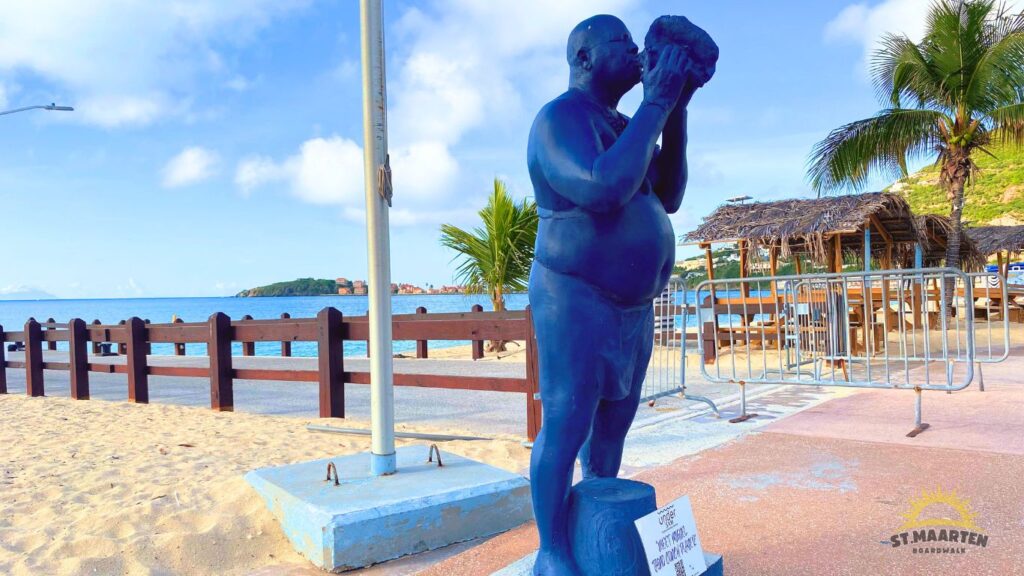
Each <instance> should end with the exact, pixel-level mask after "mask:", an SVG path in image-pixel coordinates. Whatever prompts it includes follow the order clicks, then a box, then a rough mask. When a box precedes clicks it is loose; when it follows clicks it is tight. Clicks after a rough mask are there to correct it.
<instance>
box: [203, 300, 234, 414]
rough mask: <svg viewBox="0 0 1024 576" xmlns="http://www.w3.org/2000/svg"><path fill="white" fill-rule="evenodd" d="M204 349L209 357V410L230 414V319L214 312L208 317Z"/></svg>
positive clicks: (231, 398) (231, 386) (232, 406)
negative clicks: (208, 326) (208, 329)
mask: <svg viewBox="0 0 1024 576" xmlns="http://www.w3.org/2000/svg"><path fill="white" fill-rule="evenodd" d="M206 349H207V350H206V353H207V355H209V357H210V408H213V409H214V410H217V411H220V412H231V411H233V410H234V409H235V395H234V388H233V386H234V382H233V376H232V373H231V318H228V316H227V314H224V313H223V312H216V313H214V314H213V315H211V316H210V334H209V337H208V339H207V343H206Z"/></svg>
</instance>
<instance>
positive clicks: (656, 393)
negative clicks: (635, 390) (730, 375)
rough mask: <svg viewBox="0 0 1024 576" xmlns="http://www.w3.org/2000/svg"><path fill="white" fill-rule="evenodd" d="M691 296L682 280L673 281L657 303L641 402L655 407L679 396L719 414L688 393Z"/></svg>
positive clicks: (700, 397)
mask: <svg viewBox="0 0 1024 576" xmlns="http://www.w3.org/2000/svg"><path fill="white" fill-rule="evenodd" d="M692 294H693V292H692V291H688V290H687V288H686V283H685V282H684V281H683V280H681V279H677V278H673V279H672V280H670V281H669V283H668V286H667V287H666V288H665V290H664V291H663V292H662V294H661V296H659V297H658V298H657V299H655V301H654V350H653V351H652V352H651V360H650V363H649V364H648V365H647V375H646V377H645V379H644V384H643V392H641V398H640V402H647V403H648V405H650V406H654V403H655V401H657V400H658V399H659V398H664V397H666V396H673V395H679V396H680V397H682V398H685V399H687V400H694V401H697V402H704V403H705V404H708V405H709V406H710V407H711V409H712V410H713V411H714V412H715V414H718V407H717V406H716V405H715V403H714V402H713V401H711V400H710V399H708V398H705V397H703V396H694V395H690V394H688V393H687V392H686V351H687V343H686V340H687V336H688V335H687V330H686V327H687V321H688V319H689V318H690V316H691V314H690V311H691V310H692V309H693V306H692V304H690V302H689V300H688V297H690V296H691V295H692ZM693 336H694V335H693V334H690V335H689V337H691V338H692V337H693Z"/></svg>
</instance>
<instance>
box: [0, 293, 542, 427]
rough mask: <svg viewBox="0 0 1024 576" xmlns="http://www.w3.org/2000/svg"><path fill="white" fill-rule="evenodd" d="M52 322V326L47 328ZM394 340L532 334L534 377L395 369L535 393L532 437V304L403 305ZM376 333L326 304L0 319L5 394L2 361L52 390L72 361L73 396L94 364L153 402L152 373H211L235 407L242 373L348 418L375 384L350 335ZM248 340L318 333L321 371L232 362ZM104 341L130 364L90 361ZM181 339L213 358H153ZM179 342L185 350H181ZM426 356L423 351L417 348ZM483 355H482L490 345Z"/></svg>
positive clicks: (221, 404) (463, 385)
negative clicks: (350, 398) (257, 313)
mask: <svg viewBox="0 0 1024 576" xmlns="http://www.w3.org/2000/svg"><path fill="white" fill-rule="evenodd" d="M44 328H45V329H44ZM392 334H393V338H394V340H415V341H417V352H422V356H421V357H426V354H427V350H426V348H427V347H426V342H427V341H429V340H471V341H474V357H475V356H476V353H475V352H476V348H477V344H476V342H480V345H479V346H480V348H481V351H482V342H483V341H484V340H524V341H525V342H526V377H525V378H499V377H489V376H455V375H443V374H395V375H394V384H395V386H417V387H425V388H447V389H455V390H483V391H494V392H514V393H520V394H525V395H526V431H527V436H528V437H529V439H530V440H531V441H532V440H534V439H535V438H536V436H537V432H538V431H539V430H540V422H541V404H540V400H539V399H536V393H537V392H538V372H537V349H536V340H535V338H534V335H533V323H532V319H531V316H530V311H529V309H527V310H526V311H516V312H478V311H473V312H454V313H442V314H427V313H417V314H402V315H396V316H393V317H392ZM368 338H369V324H368V322H367V318H366V317H365V316H361V317H348V318H345V317H343V316H342V313H341V312H340V311H338V310H337V309H335V308H331V307H328V308H324V309H323V310H321V311H320V313H319V314H317V316H316V318H290V317H288V316H287V315H282V317H281V318H280V319H274V320H235V321H232V320H231V319H230V318H228V317H227V316H226V315H225V314H223V313H221V312H217V313H215V314H213V315H212V316H210V318H209V320H208V321H207V322H174V323H170V324H150V323H147V322H145V321H143V320H141V319H139V318H135V317H133V318H129V319H128V320H124V321H122V322H121V323H120V324H117V325H104V324H98V323H93V324H86V323H85V321H83V320H81V319H79V318H73V319H71V320H70V321H68V322H67V323H66V324H63V323H60V324H58V323H55V322H47V323H45V324H40V323H39V322H37V321H36V320H35V319H29V321H28V322H26V323H25V326H24V328H23V329H22V330H20V331H16V332H5V331H4V328H3V327H2V326H0V394H6V393H7V376H6V373H5V371H4V370H3V368H5V367H6V368H23V369H24V370H25V377H26V387H25V388H26V393H27V394H28V395H29V396H43V395H44V382H43V370H67V371H69V372H70V373H71V397H72V398H76V399H80V400H84V399H87V398H89V373H90V372H104V373H119V374H120V373H123V374H126V375H127V378H128V401H129V402H138V403H146V402H148V401H149V376H177V377H194V378H209V380H210V407H211V408H213V409H214V410H220V411H230V410H233V409H234V396H233V381H234V380H236V379H239V380H275V381H285V382H317V383H319V386H320V401H319V404H320V417H322V418H344V417H345V384H346V383H348V384H369V383H370V374H369V372H357V371H351V370H346V369H345V358H344V353H343V343H344V342H345V341H351V340H362V341H365V340H367V339H368ZM7 342H23V343H24V346H25V353H24V354H25V360H24V361H15V360H8V359H7V356H6V354H7V352H6V348H7V346H6V344H5V343H7ZM57 342H67V343H68V361H67V362H48V361H46V360H45V359H44V357H43V348H44V346H45V347H46V348H47V349H49V350H55V349H56V344H57ZM233 342H240V343H242V350H243V355H247V356H248V355H252V354H253V353H254V352H253V347H254V346H255V343H257V342H280V343H281V352H282V356H288V355H290V354H291V343H292V342H316V343H317V357H318V359H319V362H318V365H317V370H316V371H312V370H284V369H259V368H244V367H243V368H236V367H234V366H233V365H232V360H233V358H232V354H231V345H232V343H233ZM101 343H111V344H116V345H117V346H118V349H119V350H121V351H122V354H123V355H124V356H125V357H126V362H125V363H124V364H107V363H99V362H90V361H89V355H88V350H89V348H90V347H91V348H92V350H93V353H94V354H95V353H96V352H97V350H98V349H99V345H100V344H101ZM157 343H160V344H172V345H174V350H175V354H179V353H180V354H184V347H185V346H186V345H187V344H199V343H203V344H206V346H207V356H208V357H209V359H210V363H209V367H208V368H202V367H189V366H151V365H149V364H148V361H147V354H148V353H149V351H150V348H151V345H152V344H157ZM179 351H180V352H179ZM417 356H420V354H417ZM481 356H482V354H481Z"/></svg>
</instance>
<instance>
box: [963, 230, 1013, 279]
mask: <svg viewBox="0 0 1024 576" xmlns="http://www.w3.org/2000/svg"><path fill="white" fill-rule="evenodd" d="M967 235H968V236H969V237H970V238H971V240H972V241H973V242H974V244H975V245H976V247H977V250H978V251H979V252H980V253H981V254H983V255H984V256H985V257H989V256H992V255H995V256H996V261H997V263H998V265H999V275H1000V276H1002V277H1003V279H1004V280H1006V279H1007V276H1008V275H1009V268H1010V261H1011V258H1012V257H1013V255H1014V254H1015V253H1017V252H1022V251H1024V226H980V227H978V228H970V229H968V230H967Z"/></svg>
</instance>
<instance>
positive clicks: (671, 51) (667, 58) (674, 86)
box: [644, 45, 691, 111]
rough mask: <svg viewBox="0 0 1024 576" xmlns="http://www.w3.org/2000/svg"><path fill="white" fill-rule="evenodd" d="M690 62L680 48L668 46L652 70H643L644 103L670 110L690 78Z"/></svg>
mask: <svg viewBox="0 0 1024 576" xmlns="http://www.w3.org/2000/svg"><path fill="white" fill-rule="evenodd" d="M690 66H691V62H690V59H689V57H687V55H686V54H685V52H684V51H683V49H682V48H680V47H678V46H673V45H669V46H666V47H665V49H664V50H663V51H662V52H661V54H659V55H658V61H657V63H656V64H655V65H654V67H653V68H651V69H649V70H644V102H647V103H650V104H654V105H656V106H660V107H662V108H664V109H665V111H669V110H671V109H672V108H673V107H674V106H675V105H676V102H677V101H678V100H679V96H680V94H681V93H682V90H683V83H684V82H685V81H686V79H687V78H688V77H689V76H690Z"/></svg>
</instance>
